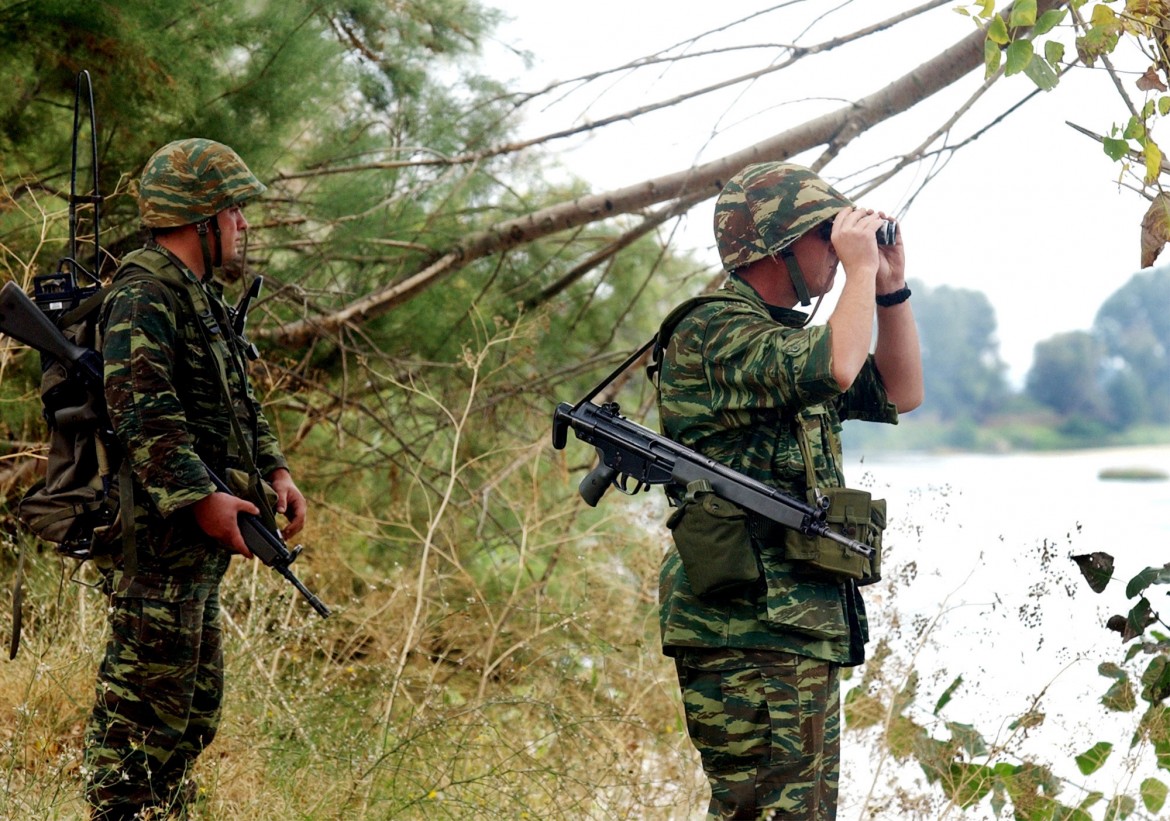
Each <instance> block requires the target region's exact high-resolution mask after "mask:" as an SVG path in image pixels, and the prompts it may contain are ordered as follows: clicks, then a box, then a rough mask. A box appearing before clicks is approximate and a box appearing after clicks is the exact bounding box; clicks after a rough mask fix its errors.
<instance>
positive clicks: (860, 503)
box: [783, 487, 886, 585]
mask: <svg viewBox="0 0 1170 821" xmlns="http://www.w3.org/2000/svg"><path fill="white" fill-rule="evenodd" d="M810 495H812V494H810ZM824 495H825V497H827V498H828V500H829V506H828V510H827V511H826V516H825V521H826V524H828V526H829V528H830V529H832V530H834V531H836V532H837V533H840V534H841V535H843V536H847V537H849V538H850V539H853V540H854V541H858V542H861V543H862V544H864V545H867V546H868V547H872V548H873V550H874V553H873V557H872V558H868V559H867V558H866V557H865V556H862V555H860V554H858V553H855V552H854V551H852V550H850V549H849V548H847V547H846V546H845V545H842V544H838V543H837V542H834V541H832V540H831V539H826V538H825V537H823V536H806V535H805V534H803V533H801V532H800V531H799V530H792V529H789V530H788V531H787V532H786V533H785V534H784V540H783V556H784V558H785V559H787V560H788V561H792V562H797V563H798V564H797V570H798V572H802V573H803V572H807V573H809V574H811V575H815V576H820V577H828V578H835V579H854V580H855V581H857V583H858V584H862V585H865V584H872V583H873V582H876V581H878V580H879V579H880V578H881V564H882V532H883V531H884V530H885V529H886V500H885V499H873V498H872V497H871V496H870V494H869V493H868V492H866V491H864V490H853V489H851V488H846V487H838V488H829V489H827V490H826V491H825V492H824Z"/></svg>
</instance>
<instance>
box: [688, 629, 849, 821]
mask: <svg viewBox="0 0 1170 821" xmlns="http://www.w3.org/2000/svg"><path fill="white" fill-rule="evenodd" d="M733 663H734V664H737V665H738V666H736V667H735V668H734V669H727V668H728V667H729V665H730V664H733ZM676 664H677V669H678V678H679V686H680V688H681V689H682V697H683V707H684V710H685V712H686V720H687V732H688V733H689V734H690V737H691V742H692V743H693V744H694V745H695V748H696V749H697V750H698V751H699V756H700V758H701V759H702V761H703V771H704V772H705V773H706V775H707V778H708V779H709V780H710V782H711V803H710V806H709V807H708V810H707V817H708V818H709V819H717V818H751V819H785V820H786V821H788V820H791V821H833V819H835V818H836V817H837V780H838V776H839V773H840V765H841V703H840V679H839V670H838V666H837V665H835V664H831V663H829V662H825V661H819V660H817V659H811V658H806V657H804V656H797V655H794V654H792V653H784V652H779V651H777V652H756V651H749V652H747V653H746V654H742V653H741V654H739V657H738V658H737V659H735V660H734V661H729V660H728V658H727V655H726V654H725V653H721V652H720V651H713V652H712V653H710V654H707V655H706V657H704V654H703V653H693V652H692V653H690V654H688V655H687V656H686V657H684V658H682V659H679V660H677V662H676ZM745 665H747V666H745Z"/></svg>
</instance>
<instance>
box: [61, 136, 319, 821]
mask: <svg viewBox="0 0 1170 821" xmlns="http://www.w3.org/2000/svg"><path fill="white" fill-rule="evenodd" d="M264 190H265V186H264V185H263V184H262V183H261V182H260V181H259V180H257V179H256V177H255V176H253V175H252V172H251V171H249V170H248V167H247V166H246V165H245V164H244V162H243V161H242V160H241V159H240V158H239V156H237V155H236V153H235V152H234V151H232V149H230V148H229V147H227V146H226V145H223V144H221V143H217V142H213V141H211V140H203V139H187V140H179V141H177V142H173V143H170V144H168V145H166V146H164V147H163V148H161V149H160V150H159V151H158V152H157V153H156V154H155V155H154V156H153V157H152V158H151V159H150V161H149V162H148V163H147V166H146V169H145V171H144V173H143V175H142V180H141V184H140V187H139V212H140V216H141V218H142V223H143V225H144V226H145V227H147V228H149V229H150V231H151V234H152V239H151V241H150V242H148V243H147V246H146V247H145V248H143V249H141V250H138V251H135V252H132V253H130V254H128V255H127V256H126V258H125V260H124V261H123V264H122V266H121V268H120V269H119V271H118V274H117V275H116V277H115V282H114V287H113V289H112V290H111V292H110V294H109V296H108V297H107V298H106V300H105V303H104V306H103V311H104V312H103V323H102V327H103V341H102V354H103V356H104V358H105V382H106V400H107V404H108V406H109V412H110V418H111V421H112V422H113V424H114V427H115V430H116V433H117V437H118V441H119V443H120V444H121V445H122V448H123V451H124V454H125V459H126V461H127V463H128V465H129V468H130V471H131V472H132V475H133V481H132V483H131V488H130V493H129V494H127V489H126V488H125V487H123V491H122V494H123V495H122V503H123V514H124V515H125V513H126V510H127V507H126V505H127V500H128V495H129V497H132V500H133V501H132V504H133V512H134V520H133V523H132V531H131V532H132V534H133V538H132V539H131V540H127V541H126V542H125V543H124V547H123V549H122V551H121V553H120V554H118V555H115V556H112V557H104V558H103V559H101V560H100V561H102V562H103V569H104V570H105V571H106V577H107V583H108V584H109V592H110V594H111V595H110V609H109V620H110V639H109V642H108V644H107V647H106V652H105V656H104V659H103V661H102V663H101V667H100V670H99V672H98V680H97V699H96V703H95V705H94V709H93V713H92V715H91V717H90V720H89V723H88V725H87V727H86V733H85V744H86V748H85V761H84V774H85V779H86V797H87V799H88V801H89V803H90V805H91V808H92V810H91V811H92V816H91V817H92V818H94V819H102V821H115V819H129V818H136V817H139V818H147V817H157V818H162V817H165V816H167V814H168V813H172V812H173V813H175V814H178V815H180V816H181V815H182V812H183V804H184V802H185V801H187V800H189V799H190V798H191V794H192V790H193V782H192V781H191V779H190V770H191V767H192V764H193V763H194V761H195V759H196V757H197V756H198V755H199V754H200V753H201V752H202V751H203V750H204V749H205V748H206V747H207V745H208V744H210V743H211V740H212V739H213V738H214V737H215V733H216V728H217V726H218V724H219V719H220V712H221V711H220V705H221V700H222V696H223V652H222V628H221V624H220V614H219V585H220V580H221V579H222V577H223V575H224V573H225V571H226V570H227V567H228V564H229V561H230V559H231V556H232V553H233V552H236V553H241V554H243V555H244V556H250V553H249V552H248V549H247V547H246V546H245V544H244V541H243V537H242V536H241V534H240V531H239V528H238V525H237V516H238V515H239V513H241V512H248V513H253V514H255V513H258V509H257V508H256V506H255V505H253V504H252V503H251V502H249V501H245V500H244V499H242V498H238V497H236V496H233V495H231V494H226V493H220V492H217V491H216V489H215V486H214V485H213V484H212V482H211V481H210V479H209V478H208V474H207V468H208V467H209V468H211V469H212V470H213V471H215V472H217V474H218V475H220V476H224V475H225V471H227V469H228V468H231V467H235V468H241V467H244V466H246V464H247V462H248V461H251V462H252V464H254V465H255V467H256V468H257V469H258V470H259V472H260V473H261V475H263V476H265V477H266V478H267V479H268V481H269V482H270V483H271V485H272V487H273V489H274V490H275V491H276V495H277V501H276V510H277V511H278V512H280V513H283V514H284V515H285V516H286V517H287V519H288V525H287V527H286V528H285V529H284V533H285V535H292V534H294V533H296V532H297V531H299V530H300V529H301V527H302V526H303V524H304V521H305V513H306V505H305V499H304V497H303V496H302V495H301V493H300V491H299V490H298V489H297V487H296V485H295V483H294V482H293V481H292V478H291V476H290V474H289V471H288V466H287V463H286V462H285V459H284V457H283V456H282V455H281V451H280V448H279V446H278V444H277V441H276V439H275V437H274V436H273V434H272V432H271V430H270V428H269V425H268V423H267V422H266V421H265V419H264V415H263V413H262V412H261V410H260V406H259V403H258V402H257V401H256V398H255V397H254V396H253V393H252V390H251V387H250V386H249V384H248V380H247V375H246V361H245V359H244V357H243V355H242V345H241V344H240V343H241V340H239V339H238V338H236V337H235V335H234V332H232V330H231V322H230V316H229V313H228V309H227V307H226V306H225V304H224V302H223V299H222V295H221V288H220V286H219V285H218V284H216V283H215V282H214V281H213V280H212V279H211V275H212V272H213V270H214V269H216V268H218V267H220V266H222V265H224V264H225V263H230V262H232V261H233V260H235V259H236V258H237V257H238V252H237V243H238V241H239V239H240V236H241V233H242V232H243V231H245V230H246V229H247V227H248V223H247V220H245V219H244V216H243V214H242V212H241V208H242V206H243V205H244V203H245V202H246V201H247V200H250V199H253V198H255V197H256V196H258V195H259V194H261V193H262V192H263V191H264ZM195 304H199V305H202V306H205V307H206V308H207V312H206V315H205V316H202V317H200V316H197V315H196V313H195V311H194V310H193V305H195ZM200 322H202V323H204V328H203V329H202V330H201V329H200V327H199V324H198V323H200ZM205 332H206V333H205ZM209 345H210V346H211V347H209ZM224 384H226V386H227V388H226V395H228V396H230V397H231V398H232V403H231V404H232V405H233V407H231V408H228V407H224V405H225V401H224V396H225V390H224V388H223V385H224ZM233 414H234V415H235V416H236V418H237V420H238V421H239V425H238V430H241V431H243V432H244V433H243V438H245V439H247V440H248V441H247V444H246V446H247V447H248V449H249V450H250V451H251V453H248V454H240V453H238V452H236V451H239V450H240V447H239V446H238V445H237V444H236V443H237V442H238V441H239V439H240V436H239V435H233V427H234V426H233V424H232V419H231V415H233ZM244 456H246V457H248V458H246V459H245V458H243V457H244ZM205 466H206V467H205ZM126 478H127V473H126V472H123V482H125V479H126Z"/></svg>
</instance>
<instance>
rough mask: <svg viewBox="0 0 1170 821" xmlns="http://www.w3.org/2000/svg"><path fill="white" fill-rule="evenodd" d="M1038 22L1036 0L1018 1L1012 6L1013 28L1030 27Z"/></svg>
mask: <svg viewBox="0 0 1170 821" xmlns="http://www.w3.org/2000/svg"><path fill="white" fill-rule="evenodd" d="M1035 22H1036V0H1016V2H1015V3H1013V4H1012V16H1011V19H1010V20H1008V23H1009V24H1010V25H1012V26H1030V25H1032V24H1034V23H1035Z"/></svg>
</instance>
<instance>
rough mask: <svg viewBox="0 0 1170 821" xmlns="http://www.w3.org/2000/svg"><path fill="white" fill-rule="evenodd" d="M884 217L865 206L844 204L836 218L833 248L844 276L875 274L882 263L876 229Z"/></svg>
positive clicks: (834, 221)
mask: <svg viewBox="0 0 1170 821" xmlns="http://www.w3.org/2000/svg"><path fill="white" fill-rule="evenodd" d="M881 224H882V217H881V216H879V215H878V214H876V213H874V212H873V211H871V210H869V209H866V208H852V209H850V208H843V209H841V212H840V213H838V214H837V216H836V218H835V219H834V220H833V235H832V242H833V250H834V251H835V252H836V254H837V259H839V260H841V266H842V267H843V268H844V269H845V276H847V277H848V276H851V275H853V274H862V275H866V276H871V275H876V274H877V271H878V268H879V266H880V264H881V261H882V260H881V255H880V254H879V253H878V244H877V229H878V226H880V225H881Z"/></svg>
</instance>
